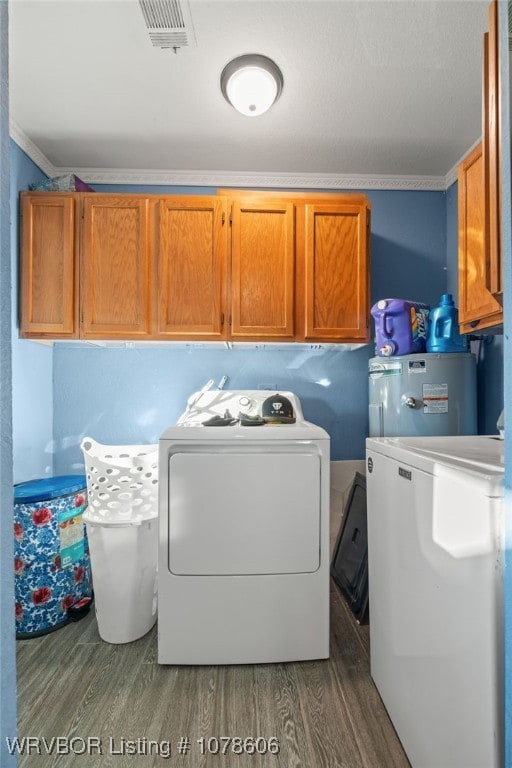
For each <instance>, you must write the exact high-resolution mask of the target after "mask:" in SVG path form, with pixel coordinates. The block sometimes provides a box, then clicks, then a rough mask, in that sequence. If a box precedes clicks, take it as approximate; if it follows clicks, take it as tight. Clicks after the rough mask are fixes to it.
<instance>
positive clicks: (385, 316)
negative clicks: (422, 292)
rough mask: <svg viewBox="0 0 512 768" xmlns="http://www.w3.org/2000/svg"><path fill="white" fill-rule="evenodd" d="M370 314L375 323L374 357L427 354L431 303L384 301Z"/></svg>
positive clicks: (400, 300)
mask: <svg viewBox="0 0 512 768" xmlns="http://www.w3.org/2000/svg"><path fill="white" fill-rule="evenodd" d="M371 313H372V316H373V319H374V320H375V354H376V355H379V356H380V357H390V356H391V355H410V354H413V353H415V352H424V351H425V349H426V340H427V323H428V313H429V306H428V304H422V303H420V302H417V301H407V300H405V299H381V300H380V301H378V302H377V304H375V305H374V306H373V307H372V309H371Z"/></svg>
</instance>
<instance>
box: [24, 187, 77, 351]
mask: <svg viewBox="0 0 512 768" xmlns="http://www.w3.org/2000/svg"><path fill="white" fill-rule="evenodd" d="M76 208H77V205H76V199H75V196H74V195H73V194H69V195H66V194H51V193H48V194H44V195H41V194H33V195H32V194H24V195H22V197H21V253H22V259H21V265H20V333H21V336H23V337H26V338H31V337H33V338H39V337H41V336H44V337H47V338H68V339H73V338H77V337H78V300H77V290H78V270H77V262H76V254H77V240H76V217H77V212H76Z"/></svg>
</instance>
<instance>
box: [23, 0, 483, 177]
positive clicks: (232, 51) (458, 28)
mask: <svg viewBox="0 0 512 768" xmlns="http://www.w3.org/2000/svg"><path fill="white" fill-rule="evenodd" d="M182 4H183V5H186V3H185V2H184V0H182ZM189 8H190V16H191V18H192V22H193V28H194V32H195V41H196V44H195V45H191V46H189V47H188V48H181V49H179V50H178V51H177V53H174V52H173V51H172V50H171V49H166V50H163V49H160V48H155V47H153V46H152V44H151V42H150V39H149V36H148V31H147V29H146V25H145V22H144V18H143V15H142V12H141V9H140V6H139V4H138V2H137V1H136V0H113V1H111V0H10V3H9V16H10V32H9V35H10V52H11V54H10V59H11V67H10V75H9V76H10V93H11V102H10V117H11V120H12V124H13V131H14V137H15V138H17V135H21V136H24V137H27V138H28V139H29V140H30V141H29V144H30V142H32V143H33V145H35V147H36V148H37V149H38V150H39V151H40V152H41V153H42V154H43V156H44V157H45V158H46V159H47V160H48V161H49V163H50V164H51V166H52V167H53V169H54V170H55V171H58V170H60V169H73V170H74V171H76V172H77V173H78V175H81V176H82V177H84V178H86V179H87V180H90V181H94V180H96V181H102V180H104V181H105V180H107V181H108V179H109V178H112V179H113V180H114V179H115V178H119V179H120V178H122V174H123V173H124V174H125V180H126V179H128V176H126V171H127V170H129V171H131V172H132V176H133V178H137V179H139V180H140V181H143V180H144V179H145V178H147V179H148V180H153V181H154V179H155V178H158V175H160V176H161V178H162V180H165V178H166V176H167V177H169V178H171V177H173V174H174V177H176V178H184V179H186V178H187V174H188V175H189V177H190V178H194V175H195V177H196V178H197V179H201V177H202V176H203V177H204V179H205V180H208V179H209V180H212V179H215V174H217V175H218V176H219V178H220V177H221V176H222V173H224V174H226V173H234V174H236V173H238V174H242V175H244V174H245V175H246V176H250V175H251V174H252V175H253V176H254V175H258V174H260V175H262V177H263V178H264V179H267V181H268V179H269V178H272V177H273V176H274V175H275V176H276V178H278V177H279V176H280V175H287V176H289V177H290V178H293V177H295V178H296V179H297V181H298V182H299V180H300V177H308V176H309V177H311V178H313V177H314V176H316V177H319V178H322V177H323V179H324V181H325V180H328V178H329V177H332V178H337V177H349V176H354V177H355V176H356V175H360V174H363V175H367V176H369V177H379V176H381V175H387V176H391V177H394V178H399V177H408V176H410V177H421V176H428V177H445V176H446V174H448V173H449V172H450V170H451V169H453V167H454V165H455V164H456V163H457V162H458V161H459V160H460V158H461V157H462V156H463V155H464V154H465V152H466V151H467V150H468V149H469V148H470V147H471V146H472V145H473V144H474V143H475V142H476V141H477V140H478V138H479V137H480V135H481V119H482V118H481V103H482V98H481V87H482V37H483V32H484V30H485V29H486V27H487V12H488V10H487V9H488V0H440V1H439V2H437V1H434V0H425V1H423V0H401V1H398V2H396V1H394V0H376V1H375V2H374V1H370V0H355V1H350V0H328V1H324V0H302V1H297V0H270V2H268V1H267V2H265V1H262V0H227V1H226V0H191V2H190V3H189ZM185 10H186V8H185ZM244 53H262V54H264V55H266V56H269V57H271V58H272V59H274V60H275V61H276V63H277V64H278V65H279V67H280V68H281V70H282V72H283V76H284V89H283V93H282V95H281V98H280V99H279V101H278V102H277V103H276V104H275V105H274V107H273V108H272V109H271V110H270V111H269V112H268V113H266V114H265V115H262V116H260V117H256V118H248V117H244V116H242V115H240V114H238V113H237V112H236V111H235V110H234V109H233V108H232V107H230V106H229V105H228V104H227V102H226V101H225V100H224V98H223V97H222V94H221V91H220V86H219V77H220V73H221V71H222V69H223V67H224V65H225V64H226V63H227V62H228V61H229V60H230V59H232V58H234V57H235V56H238V55H240V54H244ZM80 171H82V172H80ZM219 172H220V173H219ZM199 183H201V181H199ZM297 185H300V183H298V184H297Z"/></svg>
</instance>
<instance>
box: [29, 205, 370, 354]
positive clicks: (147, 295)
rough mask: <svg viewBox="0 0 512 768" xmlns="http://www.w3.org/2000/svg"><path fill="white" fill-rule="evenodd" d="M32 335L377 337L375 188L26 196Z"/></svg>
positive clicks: (354, 339)
mask: <svg viewBox="0 0 512 768" xmlns="http://www.w3.org/2000/svg"><path fill="white" fill-rule="evenodd" d="M21 208H22V219H21V230H22V238H21V243H22V247H21V296H20V307H21V317H20V333H21V335H22V336H24V337H26V338H49V339H52V338H53V339H58V338H61V339H65V338H83V339H127V340H129V339H136V340H143V339H148V340H149V339H156V340H158V339H162V340H164V339H168V340H169V339H174V340H201V341H204V340H206V341H207V340H213V341H214V340H221V341H222V340H224V341H228V340H233V341H318V342H320V341H328V342H366V341H368V339H369V323H368V317H369V290H368V286H369V221H370V219H369V216H370V206H369V203H368V201H367V199H366V197H365V196H364V195H351V194H346V195H337V194H332V195H329V194H301V193H288V194H286V193H272V192H250V191H246V190H220V191H219V193H218V195H215V196H206V195H205V196H199V195H198V196H193V195H190V196H188V195H169V196H161V195H130V194H119V195H113V194H103V193H94V194H91V193H75V192H70V193H51V192H25V193H22V195H21Z"/></svg>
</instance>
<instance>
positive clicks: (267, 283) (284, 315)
mask: <svg viewBox="0 0 512 768" xmlns="http://www.w3.org/2000/svg"><path fill="white" fill-rule="evenodd" d="M218 194H220V195H225V196H228V197H229V198H230V205H231V207H232V210H233V219H232V237H231V242H232V248H231V259H232V281H233V285H232V296H233V302H234V303H233V328H232V331H231V337H232V338H233V339H237V338H238V339H241V338H255V339H268V340H276V341H279V340H295V341H312V342H315V341H316V342H347V343H365V342H367V341H369V333H370V330H369V311H370V307H369V300H370V299H369V279H370V263H369V239H370V237H369V232H370V205H369V202H368V200H367V198H366V196H365V195H359V194H325V193H300V192H296V193H293V192H292V193H283V192H274V193H272V192H255V191H248V190H219V192H218Z"/></svg>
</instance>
